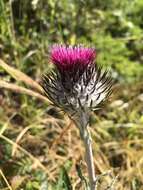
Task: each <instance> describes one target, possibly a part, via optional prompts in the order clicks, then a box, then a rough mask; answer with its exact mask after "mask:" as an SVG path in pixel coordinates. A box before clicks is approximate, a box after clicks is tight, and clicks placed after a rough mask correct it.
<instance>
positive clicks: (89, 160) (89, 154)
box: [83, 128, 96, 190]
mask: <svg viewBox="0 0 143 190" xmlns="http://www.w3.org/2000/svg"><path fill="white" fill-rule="evenodd" d="M84 133H85V134H86V135H84V136H83V142H84V146H85V160H86V164H87V169H88V175H89V183H90V189H91V190H95V182H96V176H95V168H94V159H93V151H92V142H91V137H90V133H89V131H88V129H87V128H86V129H85V132H84Z"/></svg>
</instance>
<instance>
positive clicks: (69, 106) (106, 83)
mask: <svg viewBox="0 0 143 190" xmlns="http://www.w3.org/2000/svg"><path fill="white" fill-rule="evenodd" d="M95 59H96V51H95V49H94V48H90V47H85V46H83V45H77V46H70V45H69V46H66V45H54V46H52V48H51V51H50V61H51V62H52V63H53V64H54V65H55V70H54V71H53V72H51V73H50V74H46V75H44V76H43V79H42V83H41V84H42V87H43V89H44V91H45V94H46V96H47V97H48V98H49V99H50V100H51V101H52V102H53V103H54V104H55V105H56V106H58V107H60V108H61V109H62V110H64V111H65V112H66V113H67V114H68V116H69V117H70V118H71V119H72V120H73V121H74V122H75V124H76V126H77V127H78V129H79V132H80V137H81V139H82V141H83V144H84V146H85V160H86V164H87V170H88V176H89V186H90V189H91V190H95V187H96V180H97V177H96V173H95V168H94V159H93V152H92V142H91V141H92V139H91V136H90V133H89V130H88V126H89V116H90V112H91V110H96V109H98V108H99V104H100V103H101V102H103V101H104V100H106V98H107V97H108V96H109V94H110V92H111V87H112V79H111V78H110V77H109V76H108V73H107V72H106V71H104V72H102V69H101V68H100V67H98V66H97V64H96V63H95Z"/></svg>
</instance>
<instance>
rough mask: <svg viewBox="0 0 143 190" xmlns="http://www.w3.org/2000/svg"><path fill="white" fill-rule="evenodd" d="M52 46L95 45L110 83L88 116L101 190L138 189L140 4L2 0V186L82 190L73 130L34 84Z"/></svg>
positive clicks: (142, 102) (142, 107)
mask: <svg viewBox="0 0 143 190" xmlns="http://www.w3.org/2000/svg"><path fill="white" fill-rule="evenodd" d="M53 43H66V44H78V43H83V44H86V45H92V46H94V47H95V48H96V50H97V61H96V62H97V64H98V65H102V66H103V67H104V68H108V69H109V70H110V72H111V77H112V78H113V79H114V81H115V85H114V91H113V94H112V96H111V97H110V99H109V101H108V102H107V103H106V104H104V106H102V109H100V110H99V111H98V112H94V113H91V118H90V123H91V126H92V127H91V129H90V130H91V133H92V137H93V149H94V160H95V167H96V172H97V174H98V175H101V174H103V173H110V175H109V174H107V175H105V176H101V178H100V182H99V187H98V188H99V189H102V190H103V189H105V188H106V187H107V186H108V184H110V183H111V182H112V180H113V179H114V178H115V177H116V176H118V178H117V180H116V183H115V184H116V185H115V187H116V188H115V189H117V190H142V189H143V1H142V0H116V1H114V0H102V1H101V0H61V1H58V0H31V1H30V0H9V1H8V0H0V189H1V190H8V189H9V190H47V189H48V190H71V189H73V190H74V189H75V190H76V189H81V190H83V189H84V185H82V184H84V183H83V182H82V177H81V176H80V170H81V171H82V174H83V175H84V176H86V166H85V163H84V149H83V146H82V142H81V141H80V138H79V133H78V130H77V129H76V127H75V126H74V124H73V123H72V122H71V121H70V120H69V119H68V117H67V115H66V114H64V113H63V112H61V111H60V110H59V109H57V108H56V107H53V106H52V105H51V104H50V102H49V101H48V100H47V99H46V98H45V96H44V95H43V94H42V90H41V87H40V85H39V82H40V79H41V75H42V74H43V73H45V72H47V71H50V70H51V69H52V66H51V65H50V64H49V61H48V49H49V46H50V45H51V44H53ZM79 168H80V169H79ZM109 171H110V172H109ZM80 177H81V178H80Z"/></svg>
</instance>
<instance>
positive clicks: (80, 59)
mask: <svg viewBox="0 0 143 190" xmlns="http://www.w3.org/2000/svg"><path fill="white" fill-rule="evenodd" d="M95 57H96V52H95V49H94V48H88V47H84V46H82V45H78V46H65V45H54V46H53V47H52V48H51V61H52V63H54V64H55V65H56V66H57V67H58V69H60V70H70V69H72V68H73V67H74V68H75V67H78V68H79V67H85V66H87V65H88V64H90V63H91V62H93V61H94V59H95Z"/></svg>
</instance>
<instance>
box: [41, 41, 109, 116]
mask: <svg viewBox="0 0 143 190" xmlns="http://www.w3.org/2000/svg"><path fill="white" fill-rule="evenodd" d="M95 58H96V51H95V49H94V48H88V47H84V46H83V45H78V46H65V45H54V46H53V47H52V48H51V53H50V59H51V62H52V63H53V64H54V65H55V66H56V70H55V71H54V72H53V73H51V74H49V75H44V77H43V80H42V87H43V89H44V90H45V93H46V95H47V97H48V98H49V99H50V100H51V101H52V102H53V103H55V104H56V105H57V106H59V107H62V108H63V109H64V110H65V111H68V112H70V113H71V112H73V111H76V110H78V109H81V108H82V109H84V110H88V109H90V108H91V109H93V108H97V106H98V104H99V103H100V102H102V101H103V100H105V98H106V97H107V96H108V95H109V92H110V89H111V82H112V81H111V79H110V78H109V77H108V76H107V72H101V69H100V68H99V67H97V65H96V64H95Z"/></svg>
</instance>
